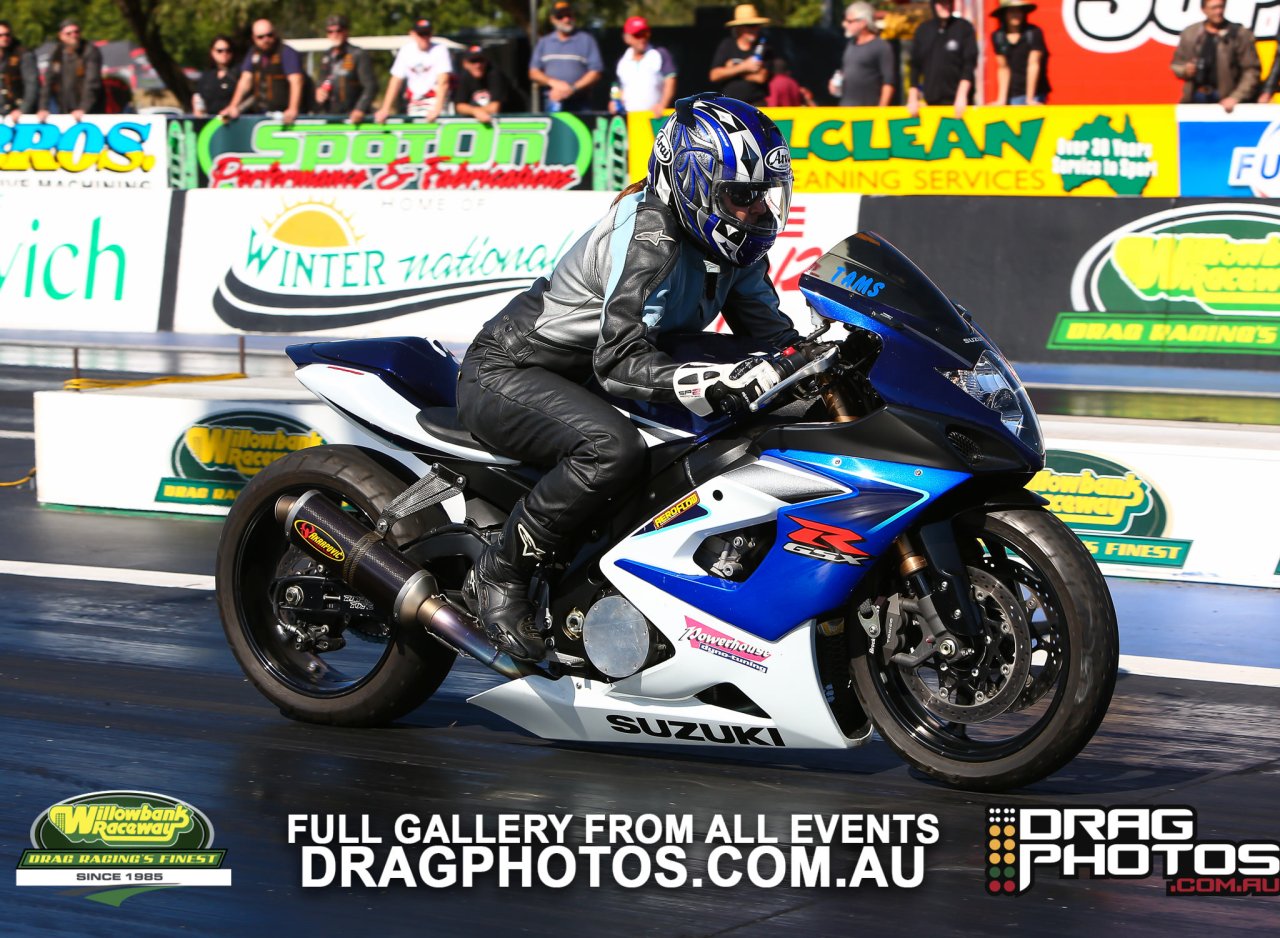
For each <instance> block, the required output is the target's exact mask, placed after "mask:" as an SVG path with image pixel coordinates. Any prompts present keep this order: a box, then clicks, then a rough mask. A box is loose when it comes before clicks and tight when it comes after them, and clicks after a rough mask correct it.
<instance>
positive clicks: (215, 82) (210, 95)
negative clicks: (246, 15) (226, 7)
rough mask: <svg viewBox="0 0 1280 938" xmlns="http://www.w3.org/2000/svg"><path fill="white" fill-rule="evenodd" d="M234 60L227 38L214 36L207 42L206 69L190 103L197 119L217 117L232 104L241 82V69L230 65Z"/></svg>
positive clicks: (233, 53)
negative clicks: (237, 86) (238, 83)
mask: <svg viewBox="0 0 1280 938" xmlns="http://www.w3.org/2000/svg"><path fill="white" fill-rule="evenodd" d="M234 58H235V48H234V47H233V46H232V45H231V39H230V37H228V36H222V35H219V36H214V37H213V42H211V43H209V68H206V69H205V70H204V71H203V72H201V73H200V79H199V80H198V81H197V82H196V93H195V96H194V97H193V98H192V100H191V109H192V111H193V112H194V113H195V115H196V116H197V117H209V116H210V115H212V114H217V113H218V112H219V111H221V110H222V109H223V108H225V107H226V106H227V105H228V104H230V103H231V97H232V95H234V94H235V93H236V83H237V82H239V81H240V69H239V68H237V67H236V66H235V65H234V64H233V62H234Z"/></svg>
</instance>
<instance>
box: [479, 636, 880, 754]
mask: <svg viewBox="0 0 1280 938" xmlns="http://www.w3.org/2000/svg"><path fill="white" fill-rule="evenodd" d="M702 618H706V617H705V616H704V617H702ZM721 628H723V629H725V630H726V631H732V630H731V627H729V626H724V625H723V623H722V624H721ZM813 630H814V623H813V622H808V623H805V624H804V625H803V626H801V627H800V628H798V629H795V630H794V631H792V632H791V633H789V634H788V635H786V636H784V637H783V638H782V639H781V640H780V641H778V642H774V643H769V642H760V640H759V639H752V640H751V643H752V644H753V645H754V646H755V647H759V648H760V649H761V650H762V651H764V652H765V653H766V655H765V661H767V662H768V666H769V670H768V671H762V672H756V671H752V670H751V669H749V668H747V669H743V670H745V671H747V672H749V673H746V674H741V673H736V672H729V673H722V672H721V669H720V668H719V667H717V665H724V666H725V667H726V668H735V669H738V668H742V666H741V665H737V664H733V663H732V662H730V661H728V660H726V659H721V658H719V657H718V656H716V655H714V654H708V653H705V652H703V651H701V650H700V649H699V648H695V647H693V646H691V645H688V644H685V645H684V646H683V647H678V648H677V649H676V653H675V657H674V658H671V659H670V660H668V661H664V662H663V663H662V664H661V665H659V666H658V667H662V668H667V669H677V670H679V671H680V672H683V674H684V676H685V678H686V682H687V683H690V684H691V685H698V691H699V692H700V691H702V690H706V689H707V688H710V687H713V686H715V685H717V684H726V683H728V684H733V685H734V686H736V687H738V689H739V690H741V691H742V692H743V693H744V694H746V695H747V696H748V697H749V698H750V699H751V700H752V701H754V702H755V703H756V705H757V706H759V707H760V709H762V710H763V711H764V712H765V713H767V714H769V716H768V717H760V716H752V715H750V714H746V713H741V712H739V711H737V710H731V709H728V708H726V707H720V706H715V705H713V704H708V703H704V702H702V701H701V700H698V699H696V697H695V696H693V695H692V694H690V695H687V696H684V697H677V698H659V697H652V696H644V695H638V694H636V693H635V691H636V689H637V688H638V685H639V681H638V680H637V677H638V676H637V677H632V678H628V679H627V680H625V681H618V682H615V683H612V684H610V683H608V682H605V681H591V680H586V679H581V678H572V677H562V678H560V679H559V680H558V681H550V680H547V679H545V678H541V677H526V678H522V679H521V680H518V681H511V682H509V683H506V684H500V685H499V686H497V687H494V688H492V689H490V690H487V691H484V692H483V693H481V694H477V695H476V696H475V697H472V698H471V699H470V700H469V701H468V703H473V704H475V705H476V706H479V707H483V708H484V709H486V710H489V711H491V712H493V713H496V714H498V716H501V717H504V718H505V719H508V720H510V721H511V722H512V723H515V724H517V725H518V726H521V727H523V728H524V729H526V730H528V731H529V732H530V733H533V734H535V735H536V736H541V737H543V738H544V739H564V740H580V741H583V742H608V743H660V744H664V745H698V746H707V745H711V746H724V747H730V746H738V747H750V748H761V747H770V748H790V749H849V748H852V747H854V746H860V745H862V744H863V743H865V742H866V741H867V739H868V738H869V736H870V731H868V733H867V734H866V735H864V736H862V737H860V738H858V739H850V738H849V737H847V736H845V735H844V733H842V732H841V731H840V727H839V726H838V725H837V723H836V721H835V718H834V717H833V716H832V714H831V708H830V707H829V706H828V705H827V701H826V698H825V697H824V696H823V693H822V686H821V683H820V682H819V680H818V674H817V662H816V660H815V657H814V645H813V638H814V636H813ZM717 631H719V630H718V629H717ZM642 721H643V722H642Z"/></svg>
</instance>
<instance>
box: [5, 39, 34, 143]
mask: <svg viewBox="0 0 1280 938" xmlns="http://www.w3.org/2000/svg"><path fill="white" fill-rule="evenodd" d="M0 70H2V71H0V117H3V118H4V119H5V120H8V121H10V122H12V121H15V120H17V119H18V115H19V114H34V113H35V112H36V98H37V96H38V95H39V93H40V73H39V71H38V70H37V69H36V57H35V56H34V55H33V54H32V53H31V52H30V51H29V50H27V49H24V48H22V43H20V42H19V41H18V37H17V36H15V35H14V34H13V27H12V26H10V25H9V24H8V22H6V21H5V20H0Z"/></svg>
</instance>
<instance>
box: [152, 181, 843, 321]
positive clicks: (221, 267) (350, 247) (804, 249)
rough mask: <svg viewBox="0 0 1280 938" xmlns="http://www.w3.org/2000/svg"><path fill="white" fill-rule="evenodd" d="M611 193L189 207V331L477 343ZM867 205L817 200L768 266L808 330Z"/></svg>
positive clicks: (206, 196)
mask: <svg viewBox="0 0 1280 938" xmlns="http://www.w3.org/2000/svg"><path fill="white" fill-rule="evenodd" d="M612 198H613V196H611V195H610V194H608V193H591V192H574V193H545V192H541V193H540V192H486V191H474V192H431V193H428V192H399V193H375V192H320V191H309V192H302V191H299V192H279V191H276V192H267V191H255V192H216V193H215V192H207V191H197V192H191V193H188V195H187V204H186V213H185V218H184V229H183V250H182V260H181V265H180V268H179V275H178V289H177V303H176V313H175V323H174V328H175V330H176V331H178V332H202V333H215V332H236V331H244V332H276V333H309V334H315V333H326V334H328V333H333V334H337V335H361V336H373V335H406V334H416V335H427V336H430V337H432V338H434V339H439V340H440V341H443V342H468V341H470V340H471V338H472V337H473V336H474V335H475V334H476V332H477V331H478V330H479V328H480V326H481V325H483V324H484V323H485V322H486V321H488V320H489V318H491V317H492V316H493V315H494V314H495V313H496V312H497V311H498V310H499V309H500V308H501V307H502V305H503V304H504V303H505V302H506V301H507V300H508V299H509V298H510V297H511V296H512V295H513V294H514V293H516V292H518V291H520V290H524V289H526V288H527V287H528V286H529V285H530V284H532V283H533V281H534V280H536V279H537V278H539V277H546V276H550V274H551V271H552V270H553V269H554V267H555V264H556V262H557V261H558V260H559V259H560V258H561V257H562V256H563V255H564V253H565V252H566V251H568V250H569V248H570V247H572V246H573V244H574V242H575V241H577V240H578V238H579V237H581V236H582V235H583V234H584V233H586V232H587V231H589V230H590V229H591V228H592V227H593V226H594V225H595V224H596V222H597V221H598V220H599V218H600V216H602V215H603V214H604V213H605V211H606V210H607V209H608V207H609V203H610V201H611V200H612ZM858 203H859V197H858V196H856V195H844V196H820V197H815V196H806V197H801V198H800V199H798V200H797V201H796V203H795V205H794V206H793V209H792V220H791V223H790V224H789V225H788V228H787V231H786V232H784V234H783V236H782V237H781V238H779V239H778V243H777V245H776V246H775V248H774V250H773V252H772V254H771V260H772V262H773V277H774V280H775V282H776V284H777V286H778V289H779V292H780V295H781V296H782V301H783V307H784V309H786V310H787V311H788V312H789V313H791V315H792V316H793V317H795V318H796V319H797V321H798V322H801V323H802V324H804V325H806V326H807V324H808V322H809V314H808V311H807V306H806V305H805V302H804V298H803V296H802V295H801V294H800V292H799V289H798V280H799V277H800V274H801V273H802V272H803V271H804V269H805V268H806V267H807V266H808V265H809V264H811V263H812V262H813V261H814V260H816V259H817V258H818V257H819V256H820V255H821V254H822V253H823V252H824V251H825V250H827V248H829V247H830V246H831V245H832V244H835V243H836V242H838V241H840V240H841V239H843V238H845V237H847V236H848V235H850V234H852V233H853V232H854V231H856V230H857V223H858Z"/></svg>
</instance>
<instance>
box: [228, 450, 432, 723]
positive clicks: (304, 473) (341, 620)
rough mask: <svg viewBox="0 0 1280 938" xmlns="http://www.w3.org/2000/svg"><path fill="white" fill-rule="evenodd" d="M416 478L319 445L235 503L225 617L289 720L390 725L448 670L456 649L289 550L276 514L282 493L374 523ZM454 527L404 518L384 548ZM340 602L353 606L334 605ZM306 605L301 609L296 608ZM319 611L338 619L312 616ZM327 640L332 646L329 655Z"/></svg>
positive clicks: (261, 476)
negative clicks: (316, 496) (323, 501)
mask: <svg viewBox="0 0 1280 938" xmlns="http://www.w3.org/2000/svg"><path fill="white" fill-rule="evenodd" d="M412 481H413V479H412V478H401V477H400V475H398V474H397V473H396V472H393V471H392V469H390V468H389V467H388V466H385V465H383V464H382V463H380V462H378V461H377V460H376V459H375V458H374V457H373V456H371V455H370V454H369V453H368V452H367V451H365V450H362V449H360V448H358V447H355V446H321V447H315V448H313V449H305V450H300V451H298V452H295V453H290V454H289V455H288V456H285V457H284V458H283V459H280V460H278V461H276V462H274V463H272V464H271V465H270V466H268V467H267V468H266V469H264V470H263V471H262V472H260V473H258V475H257V476H255V477H254V479H253V481H251V482H250V483H249V484H248V485H247V486H246V487H245V489H244V491H242V492H241V493H240V495H239V496H238V497H237V498H236V501H235V504H234V505H233V506H232V509H231V513H230V514H229V515H228V516H227V522H226V525H225V527H224V528H223V532H222V540H221V542H220V543H219V546H218V561H217V596H218V611H219V612H220V613H221V616H222V626H223V629H224V631H225V632H226V635H227V641H228V643H229V644H230V645H231V650H232V651H233V652H234V653H235V656H236V660H237V661H239V662H240V666H241V668H243V669H244V672H245V674H246V675H247V676H248V678H249V680H250V681H252V682H253V684H254V686H256V687H257V688H258V690H260V691H261V692H262V693H263V694H264V695H265V696H266V697H267V698H268V699H269V700H270V701H271V702H272V703H274V704H275V705H276V706H278V707H279V708H280V710H281V712H282V713H284V714H285V715H286V716H289V717H292V718H294V719H297V720H303V721H306V722H309V723H328V724H333V725H337V726H376V725H379V724H384V723H387V722H389V721H391V720H394V719H396V718H397V717H401V716H403V715H404V714H406V713H408V712H409V711H411V710H413V709H415V708H416V707H418V706H420V705H421V704H422V703H423V702H424V701H425V700H426V699H427V698H428V697H430V696H431V695H432V694H433V693H434V692H435V690H436V688H437V687H439V686H440V682H441V681H443V680H444V678H445V675H446V674H448V673H449V668H450V666H451V665H452V664H453V660H454V657H455V654H454V652H453V651H451V650H450V649H448V648H446V647H444V646H443V645H441V644H440V643H439V642H438V641H436V640H435V639H433V638H431V637H430V636H429V635H428V634H427V632H426V631H425V630H423V629H414V628H407V629H406V628H403V627H401V626H400V625H399V624H398V623H397V622H395V620H394V619H393V618H392V617H390V616H387V615H382V614H379V613H378V612H376V611H375V610H373V609H372V605H371V604H369V603H368V602H367V601H366V600H363V598H362V597H359V596H358V595H356V594H355V593H354V591H353V590H351V589H350V588H349V587H345V586H343V585H342V584H341V583H340V582H339V581H338V579H337V570H336V569H326V565H324V564H320V563H318V562H316V561H315V560H313V559H311V558H310V557H309V556H308V555H306V554H304V553H303V552H302V551H301V550H299V549H298V548H297V547H295V546H294V545H292V544H291V543H290V542H289V540H288V538H287V537H286V536H285V530H284V525H283V524H281V523H280V522H279V521H277V520H276V519H275V516H274V509H275V504H276V501H277V500H278V499H279V498H280V496H281V495H300V494H301V493H303V492H305V491H307V490H308V489H319V490H320V491H321V492H322V493H323V494H324V495H326V496H327V497H329V498H330V499H332V500H333V501H334V503H335V504H339V505H342V506H344V509H345V510H346V511H348V512H350V513H351V514H353V515H354V516H356V517H358V518H359V519H361V520H362V521H364V522H365V523H366V524H369V525H370V526H371V527H372V520H373V519H374V518H376V517H377V516H378V514H379V513H380V512H381V511H382V509H383V508H384V507H385V506H386V505H387V503H389V502H390V501H391V499H393V498H394V497H395V496H396V495H398V494H399V493H400V492H401V491H403V490H404V489H405V488H406V487H407V486H408V485H409V484H410V483H411V482H412ZM447 521H448V518H447V516H446V515H445V513H444V510H443V509H442V508H441V507H440V506H438V505H437V506H434V507H432V508H429V509H427V510H425V511H423V512H421V513H419V514H416V515H413V516H411V517H409V518H406V519H404V520H403V521H401V522H399V523H398V524H397V525H396V526H395V528H394V530H393V534H392V536H390V537H389V538H388V540H389V541H390V542H391V543H392V544H393V546H398V545H401V544H407V543H409V542H410V541H412V540H414V539H416V538H418V537H420V536H422V535H423V534H425V533H427V531H429V530H430V529H432V528H434V527H437V526H439V525H441V524H444V523H447ZM290 588H292V589H293V590H295V591H296V592H293V593H290V592H289V591H290ZM344 594H345V595H346V596H347V597H348V598H347V599H345V600H342V599H340V600H339V601H338V602H336V603H335V602H333V599H334V597H339V596H342V595H344ZM299 597H301V599H300V601H299V599H298V598H299ZM299 604H301V605H302V606H303V607H305V608H304V609H302V610H299V609H297V608H295V607H297V606H299ZM319 605H326V606H336V607H337V611H336V612H333V611H330V610H326V611H323V612H315V611H312V610H314V609H315V607H317V606H319ZM317 624H319V625H323V626H327V627H328V628H329V629H330V630H335V631H337V633H338V635H340V639H336V640H331V639H330V638H329V637H328V636H327V633H322V634H325V636H326V637H325V638H323V639H322V641H321V642H320V643H319V644H317V643H316V642H315V641H313V640H312V639H313V638H314V635H315V627H316V625H317ZM309 626H310V627H311V628H310V629H309V628H308V627H309ZM343 643H345V644H343ZM325 644H329V645H331V646H337V647H334V648H333V650H327V651H322V650H321V648H322V647H323V646H324V645H325ZM300 646H301V647H300Z"/></svg>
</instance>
